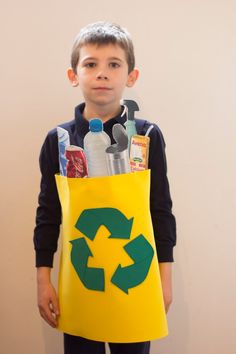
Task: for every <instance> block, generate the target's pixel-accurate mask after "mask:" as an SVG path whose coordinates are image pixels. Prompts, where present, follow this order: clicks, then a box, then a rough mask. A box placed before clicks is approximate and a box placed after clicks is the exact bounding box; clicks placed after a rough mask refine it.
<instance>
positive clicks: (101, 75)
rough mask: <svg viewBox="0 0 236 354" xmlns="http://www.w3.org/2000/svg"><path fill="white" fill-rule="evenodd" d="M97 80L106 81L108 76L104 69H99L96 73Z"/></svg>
mask: <svg viewBox="0 0 236 354" xmlns="http://www.w3.org/2000/svg"><path fill="white" fill-rule="evenodd" d="M97 79H98V80H107V79H108V75H107V74H106V71H105V70H104V69H100V70H99V71H98V73H97Z"/></svg>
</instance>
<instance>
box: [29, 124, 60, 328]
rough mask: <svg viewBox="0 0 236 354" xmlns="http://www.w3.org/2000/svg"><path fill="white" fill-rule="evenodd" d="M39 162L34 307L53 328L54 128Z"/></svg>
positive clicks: (55, 233)
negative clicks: (35, 297) (39, 180)
mask: <svg viewBox="0 0 236 354" xmlns="http://www.w3.org/2000/svg"><path fill="white" fill-rule="evenodd" d="M39 161H40V170H41V174H42V177H41V185H40V193H39V206H38V208H37V212H36V227H35V230H34V247H35V252H36V267H37V290H38V307H39V312H40V314H41V316H42V317H43V318H44V320H45V321H46V322H47V323H48V324H49V325H51V326H52V327H56V326H57V316H58V315H59V307H58V299H57V294H56V291H55V289H54V287H53V285H52V283H51V279H50V273H51V267H52V266H53V255H54V252H55V251H56V249H57V241H58V237H59V229H60V223H61V207H60V201H59V198H58V193H57V188H56V183H55V177H54V175H55V173H57V172H58V171H59V166H58V145H57V136H56V133H55V131H54V132H53V133H52V132H51V133H49V134H48V136H47V138H46V139H45V142H44V144H43V146H42V149H41V152H40V159H39Z"/></svg>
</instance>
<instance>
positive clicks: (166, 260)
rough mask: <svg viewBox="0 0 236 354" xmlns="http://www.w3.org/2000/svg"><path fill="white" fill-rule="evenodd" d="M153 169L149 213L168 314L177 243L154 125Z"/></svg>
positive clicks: (159, 139)
mask: <svg viewBox="0 0 236 354" xmlns="http://www.w3.org/2000/svg"><path fill="white" fill-rule="evenodd" d="M150 139H151V140H150V157H149V168H150V169H151V190H150V211H151V217H152V224H153V230H154V237H155V242H156V248H157V254H158V261H159V269H160V276H161V282H162V289H163V297H164V302H165V308H166V312H167V311H168V309H169V306H170V304H171V302H172V277H171V268H172V262H173V261H174V259H173V248H174V246H175V244H176V222H175V217H174V215H173V214H172V200H171V196H170V190H169V182H168V178H167V163H166V156H165V142H164V138H163V136H162V133H161V131H160V129H159V128H158V127H157V126H156V125H154V128H153V129H152V130H151V133H150Z"/></svg>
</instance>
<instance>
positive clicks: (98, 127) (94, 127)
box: [89, 118, 103, 133]
mask: <svg viewBox="0 0 236 354" xmlns="http://www.w3.org/2000/svg"><path fill="white" fill-rule="evenodd" d="M89 129H90V131H91V132H93V133H99V132H102V131H103V122H102V120H101V119H99V118H93V119H91V120H90V121H89Z"/></svg>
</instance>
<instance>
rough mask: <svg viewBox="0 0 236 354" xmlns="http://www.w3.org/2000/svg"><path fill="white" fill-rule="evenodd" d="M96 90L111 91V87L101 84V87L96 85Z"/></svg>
mask: <svg viewBox="0 0 236 354" xmlns="http://www.w3.org/2000/svg"><path fill="white" fill-rule="evenodd" d="M94 90H104V91H110V90H111V88H109V87H104V86H99V87H94Z"/></svg>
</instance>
